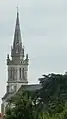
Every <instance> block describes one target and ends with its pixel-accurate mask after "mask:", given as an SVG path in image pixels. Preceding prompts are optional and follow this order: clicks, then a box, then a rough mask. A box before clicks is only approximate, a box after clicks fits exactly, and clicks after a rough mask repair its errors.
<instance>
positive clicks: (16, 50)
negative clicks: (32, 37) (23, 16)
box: [12, 7, 23, 56]
mask: <svg viewBox="0 0 67 119" xmlns="http://www.w3.org/2000/svg"><path fill="white" fill-rule="evenodd" d="M19 55H22V56H23V48H22V40H21V31H20V23H19V12H18V7H17V18H16V26H15V33H14V42H13V49H12V56H19Z"/></svg>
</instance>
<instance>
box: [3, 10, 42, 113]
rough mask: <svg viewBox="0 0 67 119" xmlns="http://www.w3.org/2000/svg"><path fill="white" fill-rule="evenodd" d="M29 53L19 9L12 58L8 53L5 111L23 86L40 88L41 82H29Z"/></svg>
mask: <svg viewBox="0 0 67 119" xmlns="http://www.w3.org/2000/svg"><path fill="white" fill-rule="evenodd" d="M28 65H29V58H28V54H26V55H25V52H24V46H23V44H22V38H21V31H20V23H19V13H18V11H17V18H16V26H15V33H14V41H13V46H12V47H11V58H10V56H9V54H8V55H7V66H8V81H7V89H6V94H5V95H4V96H3V98H2V106H1V107H2V112H3V113H5V108H6V105H7V103H8V100H9V99H10V98H11V97H12V96H14V95H15V94H16V92H17V91H18V90H19V89H20V88H21V87H22V86H23V87H25V88H26V89H27V90H36V89H40V88H41V85H40V84H36V85H34V84H32V85H29V84H28V76H27V75H28Z"/></svg>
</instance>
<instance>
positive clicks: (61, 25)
mask: <svg viewBox="0 0 67 119" xmlns="http://www.w3.org/2000/svg"><path fill="white" fill-rule="evenodd" d="M17 4H18V5H19V14H20V24H21V25H20V26H21V31H22V39H23V44H24V46H25V53H28V54H29V59H30V61H29V73H28V80H29V82H30V83H37V82H38V81H37V80H38V78H39V77H41V75H42V74H46V73H50V72H55V73H64V72H65V71H67V0H0V81H1V83H0V98H2V96H3V95H4V94H5V91H6V82H7V79H8V78H7V65H6V57H7V53H10V47H11V45H12V42H13V35H14V29H15V22H16V6H17Z"/></svg>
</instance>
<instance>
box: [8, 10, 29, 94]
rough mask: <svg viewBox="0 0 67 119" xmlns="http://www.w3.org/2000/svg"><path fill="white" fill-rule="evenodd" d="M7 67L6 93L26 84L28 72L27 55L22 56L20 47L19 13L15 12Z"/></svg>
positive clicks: (22, 48)
mask: <svg viewBox="0 0 67 119" xmlns="http://www.w3.org/2000/svg"><path fill="white" fill-rule="evenodd" d="M7 65H8V82H7V83H8V85H7V92H15V91H17V90H18V89H19V88H20V87H21V85H24V84H27V83H28V79H27V72H28V54H27V55H26V57H25V55H24V47H23V45H22V39H21V31H20V24H19V13H18V11H17V18H16V26H15V33H14V41H13V46H12V47H11V59H10V58H9V55H7Z"/></svg>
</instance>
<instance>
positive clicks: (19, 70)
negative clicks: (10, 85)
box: [19, 68, 21, 79]
mask: <svg viewBox="0 0 67 119" xmlns="http://www.w3.org/2000/svg"><path fill="white" fill-rule="evenodd" d="M19 74H20V79H21V68H20V69H19Z"/></svg>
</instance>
